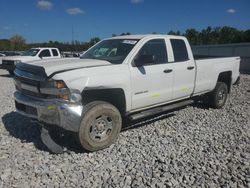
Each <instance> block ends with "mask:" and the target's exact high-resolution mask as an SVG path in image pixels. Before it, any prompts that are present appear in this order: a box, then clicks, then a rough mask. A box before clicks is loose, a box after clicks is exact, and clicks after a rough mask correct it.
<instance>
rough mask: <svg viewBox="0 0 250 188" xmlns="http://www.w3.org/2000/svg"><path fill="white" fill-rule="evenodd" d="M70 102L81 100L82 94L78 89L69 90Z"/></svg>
mask: <svg viewBox="0 0 250 188" xmlns="http://www.w3.org/2000/svg"><path fill="white" fill-rule="evenodd" d="M70 102H73V103H80V102H82V95H81V93H80V91H78V90H71V92H70Z"/></svg>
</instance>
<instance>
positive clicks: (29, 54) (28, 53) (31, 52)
mask: <svg viewBox="0 0 250 188" xmlns="http://www.w3.org/2000/svg"><path fill="white" fill-rule="evenodd" d="M38 52H39V49H35V48H32V49H30V50H27V51H25V52H24V53H23V54H22V56H36V54H37V53H38Z"/></svg>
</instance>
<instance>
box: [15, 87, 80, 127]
mask: <svg viewBox="0 0 250 188" xmlns="http://www.w3.org/2000/svg"><path fill="white" fill-rule="evenodd" d="M14 97H15V103H16V110H17V112H18V113H20V114H22V115H24V116H27V117H30V118H34V119H37V120H38V121H40V122H42V123H46V124H51V125H57V126H59V127H61V128H64V129H65V130H69V131H73V132H78V129H79V126H80V123H81V117H82V110H83V106H82V105H80V104H71V103H66V102H64V101H61V100H55V99H40V98H35V97H30V96H27V95H24V94H22V93H21V92H19V91H16V92H15V93H14Z"/></svg>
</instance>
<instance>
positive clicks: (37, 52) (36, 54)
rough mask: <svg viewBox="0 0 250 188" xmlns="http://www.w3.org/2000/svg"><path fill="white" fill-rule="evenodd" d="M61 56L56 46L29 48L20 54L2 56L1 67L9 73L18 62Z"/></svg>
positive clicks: (11, 72)
mask: <svg viewBox="0 0 250 188" xmlns="http://www.w3.org/2000/svg"><path fill="white" fill-rule="evenodd" d="M56 58H61V54H60V51H59V50H58V48H47V47H44V48H31V49H30V50H27V51H25V52H24V53H23V54H22V55H20V56H8V57H4V58H2V64H1V65H0V68H1V69H6V70H7V71H9V73H10V74H13V72H14V70H15V67H16V64H17V63H19V62H25V63H26V62H30V61H36V60H41V59H44V60H45V59H56Z"/></svg>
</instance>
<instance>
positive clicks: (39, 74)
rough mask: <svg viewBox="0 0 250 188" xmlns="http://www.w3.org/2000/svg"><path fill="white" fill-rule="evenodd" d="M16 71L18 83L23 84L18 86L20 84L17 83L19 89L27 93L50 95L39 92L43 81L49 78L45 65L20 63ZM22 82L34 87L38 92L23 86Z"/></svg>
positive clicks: (40, 96) (35, 95) (38, 95)
mask: <svg viewBox="0 0 250 188" xmlns="http://www.w3.org/2000/svg"><path fill="white" fill-rule="evenodd" d="M14 73H15V78H14V79H15V81H16V83H20V85H21V87H18V86H17V85H18V84H17V85H16V89H17V90H19V91H21V92H22V93H23V94H25V95H29V96H34V97H39V98H48V95H45V94H41V93H40V92H39V91H40V90H39V88H40V84H41V82H45V81H46V80H47V75H46V73H45V70H44V68H43V67H39V66H34V65H29V64H25V63H18V64H17V66H16V69H15V72H14ZM22 84H25V85H27V86H31V87H34V88H35V89H36V90H37V92H34V91H30V90H27V89H24V88H22Z"/></svg>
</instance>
